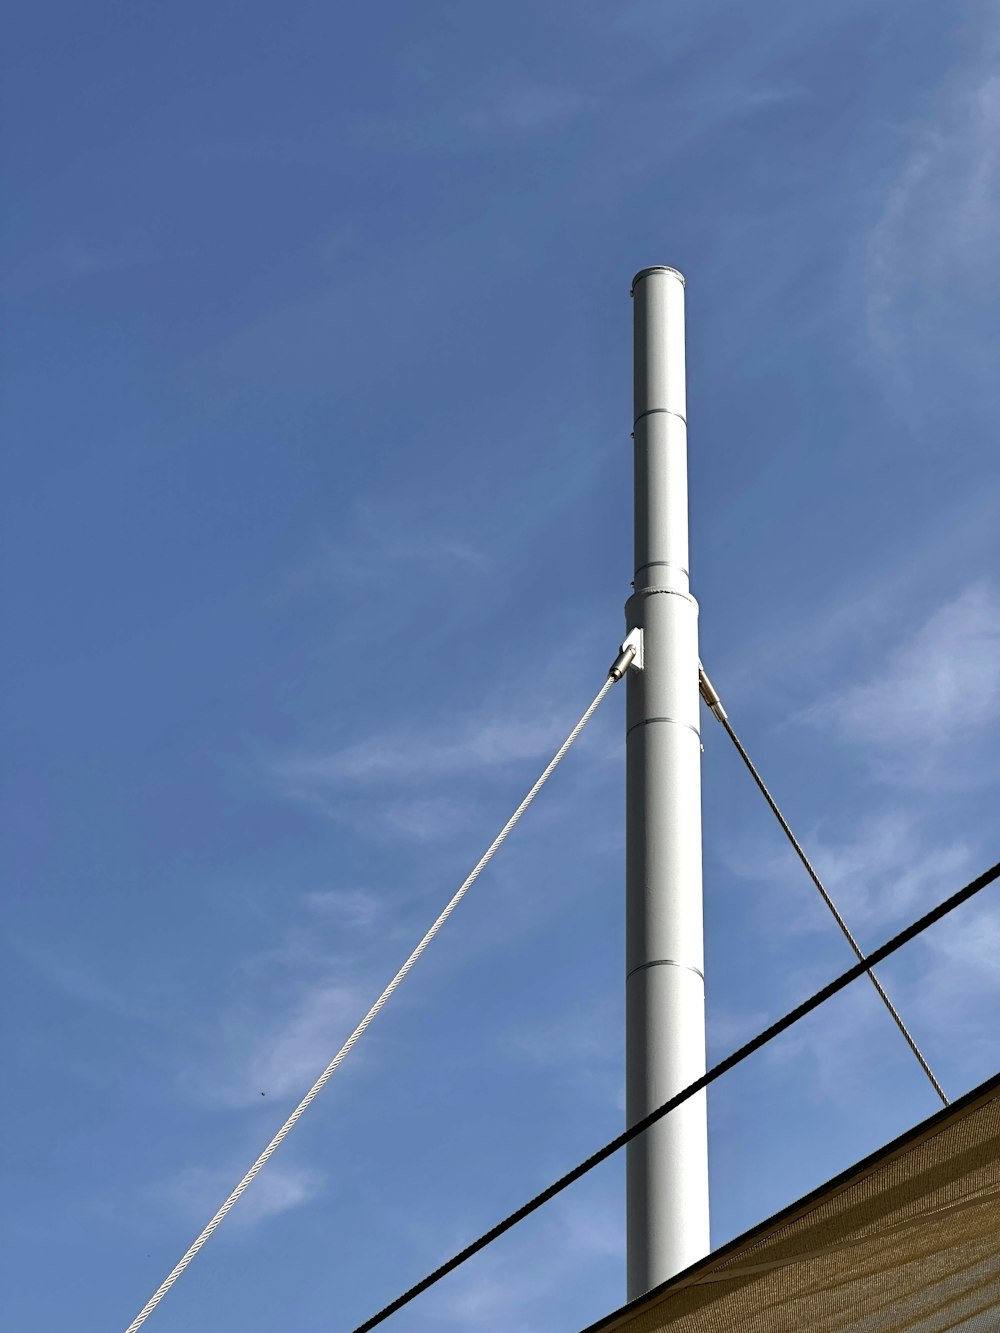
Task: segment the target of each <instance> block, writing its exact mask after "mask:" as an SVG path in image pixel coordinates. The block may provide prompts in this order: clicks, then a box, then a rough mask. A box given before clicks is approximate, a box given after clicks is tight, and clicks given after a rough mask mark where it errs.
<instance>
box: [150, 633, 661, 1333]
mask: <svg viewBox="0 0 1000 1333" xmlns="http://www.w3.org/2000/svg"><path fill="white" fill-rule="evenodd" d="M634 655H635V653H634V649H633V650H631V651H626V650H623V652H622V653H621V654H620V656H619V657H618V658H617V659H616V661H615V663H614V665H613V666H612V667H611V670H610V672H609V673H608V679H607V680H606V681H605V682H604V684H603V685H602V686H601V688H600V690H599V691H598V692H597V694H596V696H595V697H594V700H593V702H592V703H591V704H590V706H589V707H588V709H587V711H586V712H585V713H584V714H583V716H582V717H581V718H580V720H579V722H577V724H576V726H575V727H574V728H573V730H572V731H571V732H570V734H569V735H568V736H567V737H566V739H565V740H564V741H563V743H562V745H561V746H560V747H559V749H558V750H557V751H556V753H555V755H554V756H553V757H552V759H551V760H550V761H549V763H548V764H547V765H546V767H545V768H544V769H543V770H542V773H541V776H540V777H539V778H538V780H537V781H536V782H535V784H534V786H533V787H532V788H531V790H530V791H529V792H528V794H527V795H526V796H525V797H524V799H523V800H522V801H521V804H520V805H519V806H518V807H517V809H516V810H515V811H514V813H513V814H512V815H511V817H510V819H508V820H507V823H506V824H504V826H503V828H502V829H501V830H500V832H499V833H498V834H497V836H496V837H495V838H494V839H493V841H492V842H491V843H490V845H489V847H488V848H487V849H486V851H485V852H484V853H483V855H482V856H481V857H480V859H479V861H478V862H477V863H476V866H475V868H474V869H473V870H472V872H471V874H470V875H469V876H468V878H467V879H466V880H465V881H464V882H463V883H462V885H461V886H460V888H459V889H458V890H457V891H456V893H455V894H454V895H453V896H452V898H451V899H450V900H449V902H448V903H447V905H446V906H445V908H444V909H443V911H442V912H441V913H440V915H439V916H438V917H437V919H436V921H435V922H434V924H433V925H432V926H431V928H430V929H429V930H428V931H427V933H426V934H425V935H424V937H423V939H421V941H420V943H419V944H418V945H417V946H416V948H415V949H414V950H413V952H412V953H411V954H410V956H409V957H408V958H407V960H406V962H405V963H404V964H403V966H402V967H401V968H400V969H399V971H398V972H397V973H396V975H395V976H394V977H393V978H392V980H391V981H390V982H389V984H388V986H386V988H385V990H384V991H383V992H382V994H381V995H380V996H379V997H378V999H377V1000H376V1001H375V1003H374V1004H373V1005H372V1007H371V1008H370V1009H369V1010H368V1012H367V1014H365V1016H364V1018H363V1019H362V1020H361V1022H360V1023H359V1024H358V1026H357V1027H356V1028H355V1029H354V1031H353V1032H352V1033H351V1035H350V1036H349V1037H348V1039H347V1040H346V1041H345V1042H344V1044H343V1046H341V1048H340V1050H339V1051H338V1052H337V1054H336V1055H335V1056H334V1057H333V1059H332V1060H331V1061H330V1063H329V1064H328V1065H327V1067H326V1068H325V1069H324V1070H323V1072H322V1074H320V1076H319V1078H318V1079H317V1080H316V1082H315V1083H314V1084H313V1085H312V1087H311V1088H310V1089H309V1091H308V1092H307V1093H306V1095H305V1096H304V1097H303V1098H302V1100H301V1101H300V1102H299V1104H298V1106H296V1108H295V1110H294V1111H293V1112H292V1113H291V1115H290V1116H289V1117H288V1119H287V1120H286V1121H285V1123H284V1124H283V1125H282V1126H281V1128H280V1129H279V1130H278V1132H277V1133H276V1134H275V1135H274V1137H273V1138H272V1139H271V1141H270V1143H269V1144H268V1145H267V1147H266V1148H265V1149H264V1151H263V1152H262V1153H261V1154H260V1156H259V1157H258V1158H257V1160H256V1161H255V1162H254V1164H253V1165H252V1166H251V1167H250V1169H249V1170H248V1171H247V1173H246V1174H245V1175H244V1176H243V1178H242V1180H241V1181H240V1182H239V1184H238V1185H237V1186H236V1187H235V1189H234V1190H233V1191H232V1193H231V1194H230V1195H229V1197H228V1198H227V1199H226V1200H225V1202H224V1203H223V1204H222V1205H221V1207H220V1208H219V1209H218V1211H217V1212H216V1213H215V1214H214V1216H213V1217H212V1218H211V1220H210V1221H209V1222H208V1223H207V1224H206V1226H205V1227H204V1229H203V1230H202V1231H201V1232H200V1233H199V1235H198V1236H197V1237H196V1238H195V1240H194V1241H192V1243H191V1245H190V1246H189V1247H188V1248H187V1250H185V1252H184V1254H183V1255H182V1256H181V1257H180V1259H179V1260H178V1261H177V1263H176V1264H175V1265H174V1267H173V1268H172V1269H171V1270H170V1272H169V1273H168V1274H167V1276H166V1277H165V1278H164V1279H163V1281H162V1282H161V1283H160V1285H159V1286H158V1287H157V1289H156V1290H155V1291H154V1292H153V1294H152V1296H150V1298H149V1300H148V1301H147V1302H146V1304H145V1305H144V1306H143V1307H142V1309H141V1310H140V1311H139V1313H138V1314H137V1315H136V1317H135V1318H134V1319H133V1320H132V1322H131V1323H130V1324H129V1325H128V1327H127V1328H126V1329H125V1333H136V1330H137V1329H139V1328H141V1327H142V1325H143V1324H144V1323H145V1322H146V1320H147V1319H148V1317H149V1316H150V1314H152V1312H153V1311H154V1310H155V1309H156V1307H157V1306H158V1305H159V1303H160V1301H162V1300H163V1298H164V1296H165V1295H166V1294H167V1292H168V1291H169V1290H170V1288H171V1287H172V1286H173V1285H174V1283H175V1282H176V1281H177V1279H178V1278H179V1277H180V1275H181V1274H182V1273H183V1272H184V1270H185V1268H187V1266H188V1264H189V1263H190V1262H191V1260H192V1259H194V1257H195V1255H196V1254H197V1253H198V1251H199V1250H200V1249H201V1248H202V1246H203V1245H204V1244H205V1242H206V1241H207V1240H208V1239H209V1237H210V1236H211V1235H212V1233H213V1232H214V1231H215V1229H216V1228H217V1227H218V1226H219V1224H220V1222H222V1220H223V1219H224V1218H225V1216H226V1214H227V1213H228V1212H229V1211H230V1209H231V1208H232V1207H233V1205H234V1204H235V1203H236V1202H237V1200H238V1199H239V1198H240V1196H241V1195H242V1194H243V1193H244V1191H245V1190H246V1189H247V1187H248V1186H249V1185H250V1184H252V1182H253V1180H254V1179H255V1177H256V1176H257V1175H258V1174H259V1172H260V1171H261V1170H262V1168H263V1167H264V1166H265V1165H266V1164H267V1162H268V1160H269V1159H270V1157H271V1156H272V1154H273V1153H274V1152H275V1150H276V1149H277V1148H278V1147H279V1146H280V1145H281V1143H282V1141H283V1140H284V1139H285V1137H286V1136H287V1135H288V1133H289V1131H290V1130H291V1129H292V1128H293V1127H294V1126H295V1125H296V1124H297V1123H298V1121H299V1120H300V1118H301V1117H302V1115H303V1114H304V1113H305V1112H306V1111H307V1110H308V1109H309V1107H310V1106H311V1105H312V1103H313V1102H314V1101H315V1100H316V1098H317V1097H318V1096H319V1094H320V1093H321V1092H322V1091H323V1088H324V1087H325V1086H326V1084H327V1082H328V1081H329V1079H330V1078H331V1076H332V1075H333V1073H334V1072H335V1070H336V1069H337V1068H338V1066H339V1065H340V1064H341V1063H342V1062H343V1061H344V1059H345V1057H346V1056H347V1055H348V1053H349V1052H350V1050H351V1048H352V1047H353V1046H354V1045H355V1044H356V1043H357V1041H358V1040H359V1038H360V1037H362V1036H363V1035H364V1032H365V1029H366V1028H367V1027H368V1025H369V1024H370V1023H371V1022H372V1020H373V1019H374V1018H375V1017H376V1015H377V1014H378V1013H379V1011H380V1010H381V1009H382V1007H383V1006H384V1005H385V1003H386V1002H387V1001H388V1000H389V999H390V997H391V996H392V994H393V992H394V991H395V990H396V989H397V988H398V986H399V985H400V983H401V982H402V981H403V979H404V978H405V977H406V975H407V973H408V972H409V971H410V969H411V968H412V967H413V965H414V964H415V963H416V961H417V959H418V958H419V957H420V955H421V954H422V953H423V952H424V950H425V949H426V948H427V946H428V945H429V944H430V942H431V941H432V940H433V939H434V936H435V935H436V934H437V933H438V931H439V930H440V929H441V927H442V926H443V925H444V923H445V922H446V921H447V920H448V918H449V917H450V916H451V914H452V912H453V911H454V910H455V908H456V907H457V906H458V904H459V903H460V902H461V901H462V899H463V898H464V897H465V895H466V893H467V892H468V891H469V889H470V888H471V887H472V885H473V884H474V883H475V882H476V880H477V879H478V878H479V876H480V874H481V873H482V871H483V870H485V868H486V866H487V865H488V864H489V863H490V861H491V860H492V859H493V857H494V855H495V854H496V852H497V851H498V850H499V848H500V846H501V844H502V843H503V842H504V841H505V839H506V837H507V835H508V834H509V833H510V832H511V830H512V829H513V828H514V826H515V825H516V824H517V822H518V820H519V819H520V818H521V816H522V815H523V814H524V812H525V811H526V810H527V808H528V806H529V805H531V803H532V801H533V800H534V799H535V797H536V796H537V795H538V793H539V792H540V791H541V789H542V788H543V787H544V786H545V784H546V782H548V780H549V778H550V777H551V776H552V774H553V773H554V772H555V770H556V768H557V767H558V766H559V764H560V762H561V761H562V759H563V758H564V756H565V755H566V752H567V751H568V750H569V748H570V746H571V745H572V744H573V742H574V741H575V740H576V738H577V737H578V736H579V734H580V732H581V731H582V730H583V729H584V727H585V726H586V725H587V723H588V722H589V721H590V719H591V718H592V717H593V715H594V714H595V713H596V712H597V710H598V708H599V707H600V705H601V703H602V702H603V700H604V696H605V695H606V694H607V692H608V691H609V690H610V689H611V687H612V686H613V685H614V684H615V682H616V681H618V680H620V679H621V677H622V675H623V674H624V672H625V671H626V670H627V668H628V665H629V662H631V660H632V657H633V656H634Z"/></svg>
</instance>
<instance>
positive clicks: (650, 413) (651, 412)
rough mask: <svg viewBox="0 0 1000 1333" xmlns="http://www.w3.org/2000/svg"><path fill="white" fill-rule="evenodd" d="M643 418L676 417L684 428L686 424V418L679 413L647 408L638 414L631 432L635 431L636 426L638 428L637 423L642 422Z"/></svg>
mask: <svg viewBox="0 0 1000 1333" xmlns="http://www.w3.org/2000/svg"><path fill="white" fill-rule="evenodd" d="M644 417H676V418H677V420H678V421H683V422H684V425H685V426H686V425H687V424H688V423H687V417H686V416H684V415H682V413H680V412H674V411H672V410H671V409H670V408H669V407H648V408H647V409H646V411H645V412H640V413H639V415H638V416H637V417H636V419H635V420H634V421H633V422H632V429H633V430H635V428H636V426H638V424H639V422H640V421H642V420H643V418H644Z"/></svg>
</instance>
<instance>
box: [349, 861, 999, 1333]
mask: <svg viewBox="0 0 1000 1333" xmlns="http://www.w3.org/2000/svg"><path fill="white" fill-rule="evenodd" d="M997 879H1000V862H998V863H997V864H996V865H994V866H991V867H990V868H989V870H986V871H984V872H983V873H982V874H981V875H979V876H978V877H977V878H976V879H974V880H972V881H971V883H969V884H966V885H965V887H964V888H961V889H959V890H958V891H957V893H953V894H952V895H951V897H950V898H946V899H945V900H944V902H942V903H939V904H938V905H937V907H934V908H932V909H931V910H930V911H929V912H927V913H926V914H925V915H924V916H922V917H920V918H919V919H918V920H917V921H914V922H913V924H912V925H909V926H907V927H906V928H905V930H901V931H900V932H899V934H898V935H894V936H893V938H892V939H891V940H888V941H887V942H886V943H885V944H883V945H881V946H880V947H879V948H878V949H875V950H874V951H873V952H872V953H870V954H868V955H867V956H865V957H862V959H861V960H860V962H857V963H855V964H854V966H853V967H849V968H848V969H847V971H846V972H842V973H841V974H840V976H839V977H835V978H834V980H833V981H831V982H829V983H828V984H827V985H825V986H824V987H823V989H822V990H818V991H817V992H816V994H815V995H813V996H811V997H810V998H809V999H808V1000H805V1001H804V1002H803V1003H802V1004H800V1005H798V1006H797V1008H795V1009H792V1010H791V1011H790V1012H789V1013H787V1014H785V1016H784V1018H779V1019H778V1021H777V1022H776V1023H772V1024H771V1026H770V1027H767V1028H765V1029H764V1031H763V1032H760V1033H758V1034H757V1036H756V1037H754V1038H753V1039H752V1040H751V1041H748V1042H746V1044H745V1045H743V1046H741V1047H740V1048H739V1049H738V1050H736V1051H734V1052H733V1053H732V1055H727V1056H726V1058H725V1059H724V1060H720V1061H719V1063H718V1064H717V1065H713V1066H712V1068H711V1069H709V1070H708V1071H707V1072H706V1073H704V1074H702V1075H701V1077H700V1078H697V1079H695V1081H694V1082H693V1083H689V1084H688V1086H687V1087H686V1088H683V1089H682V1090H681V1091H680V1092H678V1093H677V1094H676V1095H675V1096H673V1097H671V1098H670V1100H669V1101H666V1102H664V1103H663V1104H662V1105H661V1106H658V1107H656V1109H655V1110H653V1111H650V1113H649V1114H648V1115H646V1116H643V1118H642V1119H641V1120H637V1121H636V1122H635V1124H634V1125H631V1126H630V1127H629V1128H628V1129H626V1130H625V1131H624V1132H623V1133H621V1134H619V1135H618V1136H617V1137H616V1138H613V1139H612V1140H611V1142H610V1143H606V1144H605V1145H604V1147H603V1148H599V1149H598V1151H597V1152H595V1153H592V1154H591V1156H590V1157H588V1158H586V1160H585V1161H583V1162H581V1163H580V1164H579V1165H578V1166H575V1167H573V1169H572V1170H571V1171H567V1172H566V1174H565V1175H564V1176H560V1177H559V1179H558V1180H556V1181H553V1183H552V1184H551V1185H549V1186H548V1187H547V1188H546V1189H544V1190H542V1191H541V1193H539V1194H536V1195H535V1196H534V1198H532V1199H529V1200H528V1202H527V1203H524V1204H522V1205H521V1207H520V1208H517V1209H515V1211H514V1212H512V1213H510V1214H509V1215H508V1216H507V1217H505V1218H504V1219H503V1221H502V1222H498V1223H497V1224H496V1226H495V1227H491V1228H490V1229H489V1231H485V1232H483V1234H482V1235H481V1236H480V1237H478V1239H477V1240H474V1241H472V1243H471V1244H469V1245H467V1246H466V1247H465V1249H464V1250H460V1251H459V1252H458V1254H456V1255H453V1256H452V1258H450V1259H448V1260H447V1261H446V1262H445V1263H443V1264H441V1266H440V1267H439V1268H436V1269H435V1270H434V1272H433V1273H428V1275H427V1276H426V1277H425V1278H422V1279H421V1280H420V1281H419V1282H416V1283H414V1285H413V1286H412V1287H410V1288H409V1289H408V1290H407V1291H404V1292H403V1294H402V1295H401V1296H397V1297H396V1299H395V1300H394V1301H392V1302H391V1303H390V1304H389V1305H386V1306H384V1307H383V1309H381V1310H379V1312H378V1313H377V1314H374V1315H372V1317H371V1318H370V1319H366V1320H365V1322H364V1323H363V1324H359V1325H358V1326H357V1328H355V1329H354V1331H353V1333H369V1331H370V1330H371V1329H373V1328H376V1327H377V1326H378V1325H379V1324H381V1323H383V1322H384V1321H385V1320H386V1319H388V1318H389V1316H390V1315H393V1314H395V1313H396V1311H397V1310H401V1309H402V1308H403V1306H404V1305H409V1303H410V1301H412V1300H414V1299H415V1298H416V1297H417V1296H419V1295H421V1294H422V1293H423V1292H425V1291H427V1289H428V1288H429V1287H433V1286H434V1285H435V1283H437V1282H440V1281H441V1279H442V1278H443V1277H447V1275H448V1274H449V1273H452V1272H454V1271H455V1269H456V1268H459V1267H460V1266H461V1265H462V1264H464V1263H465V1262H466V1260H468V1259H471V1258H472V1257H473V1255H475V1254H478V1253H479V1252H480V1250H484V1249H485V1248H486V1247H487V1245H491V1244H492V1243H493V1241H495V1240H498V1239H499V1237H500V1236H502V1235H504V1233H505V1232H507V1231H510V1230H511V1228H512V1227H515V1226H516V1225H517V1224H518V1222H522V1221H523V1220H524V1219H525V1218H526V1217H529V1216H530V1215H531V1214H532V1213H533V1212H535V1211H536V1210H537V1209H539V1208H541V1206H542V1205H543V1204H545V1203H548V1201H549V1200H550V1199H554V1198H555V1197H556V1195H557V1194H561V1193H562V1192H563V1190H565V1189H568V1188H569V1186H570V1185H572V1184H574V1183H575V1182H576V1181H578V1180H579V1179H580V1178H581V1177H582V1176H585V1175H586V1174H587V1173H588V1171H592V1170H593V1169H594V1167H595V1166H600V1164H601V1163H602V1162H606V1161H607V1159H608V1158H609V1157H613V1156H614V1154H615V1153H616V1152H618V1151H619V1150H620V1149H621V1148H624V1147H625V1145H626V1144H627V1143H631V1142H632V1140H633V1139H637V1138H638V1137H639V1135H640V1134H644V1133H645V1132H646V1130H647V1129H649V1127H650V1125H655V1124H656V1122H657V1121H658V1120H662V1119H663V1117H664V1116H665V1115H669V1114H670V1112H671V1111H674V1110H676V1109H677V1107H678V1106H682V1105H683V1104H684V1102H686V1101H688V1100H689V1099H690V1098H691V1097H694V1096H695V1095H696V1094H697V1093H699V1092H701V1091H702V1089H703V1088H707V1087H708V1086H709V1085H710V1084H712V1083H714V1082H715V1081H716V1079H719V1078H721V1077H722V1075H723V1074H726V1073H728V1072H729V1070H730V1069H733V1068H735V1067H736V1065H738V1064H742V1063H743V1061H744V1060H746V1059H747V1058H748V1056H751V1055H753V1054H754V1052H755V1051H759V1050H760V1048H761V1047H762V1046H766V1045H767V1043H768V1042H769V1041H773V1040H774V1038H775V1037H778V1036H780V1035H781V1034H782V1033H783V1032H786V1031H787V1030H788V1029H789V1028H790V1027H792V1026H793V1024H795V1023H797V1022H799V1020H800V1019H802V1018H805V1017H806V1015H807V1014H811V1013H812V1012H813V1010H814V1009H818V1008H819V1006H820V1005H821V1004H824V1003H825V1002H826V1001H827V1000H829V999H831V998H832V997H833V996H834V995H837V994H839V992H840V991H842V990H843V989H844V987H845V986H849V985H850V984H851V982H852V981H856V980H857V979H858V977H861V976H864V975H865V973H866V972H869V971H870V970H871V969H872V968H873V967H874V966H875V965H876V963H881V962H882V961H883V960H884V959H886V958H888V957H889V956H890V954H894V953H895V952H896V950H897V949H901V948H902V947H903V945H904V944H909V942H910V941H911V940H913V939H916V937H917V936H918V935H920V934H922V933H923V932H924V931H925V930H927V928H928V927H929V926H933V925H934V924H935V923H936V922H938V921H940V920H941V919H942V917H946V916H947V915H948V913H949V912H953V911H954V910H955V908H956V907H960V906H961V905H962V903H965V902H968V900H969V899H970V898H973V897H975V895H976V894H977V893H979V892H980V891H981V890H982V889H985V888H986V886H987V885H988V884H992V883H993V882H994V881H995V880H997Z"/></svg>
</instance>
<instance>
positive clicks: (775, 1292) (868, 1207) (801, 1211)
mask: <svg viewBox="0 0 1000 1333" xmlns="http://www.w3.org/2000/svg"><path fill="white" fill-rule="evenodd" d="M668 1329H669V1330H671V1333H736V1331H737V1330H739V1333H800V1330H801V1331H802V1333H805V1331H806V1330H808V1333H945V1330H961V1331H962V1333H1000V1075H998V1076H997V1077H996V1078H994V1079H991V1080H990V1081H989V1082H988V1083H985V1084H983V1086H982V1087H980V1088H977V1089H976V1090H975V1091H974V1092H972V1093H970V1094H969V1095H968V1096H966V1097H963V1098H962V1100H961V1101H959V1102H956V1103H954V1104H953V1105H952V1106H950V1107H948V1108H947V1109H945V1110H944V1111H942V1112H940V1113H939V1114H938V1115H936V1116H934V1117H933V1118H932V1119H930V1120H927V1121H925V1122H924V1123H923V1124H922V1125H919V1126H918V1127H917V1128H916V1129H915V1130H912V1131H911V1132H910V1133H909V1134H906V1135H904V1136H903V1137H902V1138H900V1139H897V1140H896V1141H895V1142H894V1143H891V1144H889V1145H888V1147H886V1148H883V1149H882V1150H881V1151H880V1152H878V1153H876V1154H875V1155H874V1156H872V1157H869V1158H867V1159H866V1160H865V1161H863V1162H861V1163H859V1164H858V1165H857V1166H854V1167H852V1168H851V1169H850V1170H849V1171H847V1172H845V1173H844V1174H843V1175H841V1176H838V1177H837V1178H836V1179H835V1180H832V1181H830V1182H829V1183H828V1184H826V1185H824V1186H823V1187H822V1188H821V1189H819V1190H817V1191H815V1193H813V1194H810V1195H809V1196H807V1197H806V1198H805V1199H802V1200H800V1201H799V1202H798V1203H796V1204H793V1205H792V1206H791V1207H790V1208H787V1209H786V1210H785V1211H784V1212H782V1213H779V1214H778V1215H777V1216H776V1217H773V1218H771V1220H770V1221H768V1222H765V1223H763V1225H761V1226H759V1227H757V1228H755V1229H754V1230H753V1231H751V1232H748V1233H747V1234H746V1235H745V1236H741V1237H740V1238H739V1239H738V1240H735V1241H733V1242H732V1243H731V1244H729V1245H727V1246H725V1247H724V1248H722V1249H721V1250H718V1251H716V1252H715V1253H714V1254H712V1255H710V1256H709V1257H708V1258H707V1259H704V1260H702V1262H701V1263H698V1264H695V1265H694V1266H693V1267H692V1268H689V1269H688V1270H687V1271H686V1272H684V1273H682V1274H680V1275H679V1276H678V1277H676V1278H673V1279H672V1280H671V1281H670V1282H667V1283H664V1285H663V1286H661V1287H657V1288H655V1289H654V1290H653V1291H652V1292H650V1293H649V1294H647V1295H646V1296H643V1297H641V1298H640V1299H639V1300H637V1301H633V1302H632V1303H631V1304H630V1305H628V1306H626V1307H625V1308H624V1309H623V1310H620V1311H618V1313H617V1314H614V1315H611V1316H609V1317H608V1318H606V1319H603V1320H601V1321H600V1322H599V1323H597V1324H594V1325H592V1326H591V1328H590V1329H588V1330H586V1333H598V1330H601V1333H612V1330H617V1331H620V1333H659V1330H668Z"/></svg>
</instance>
